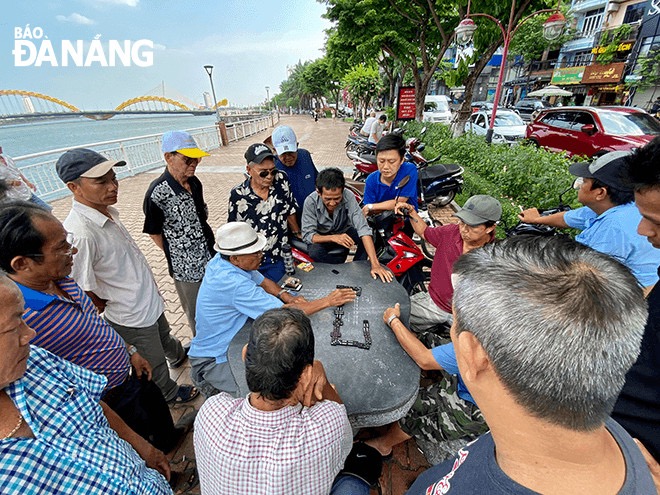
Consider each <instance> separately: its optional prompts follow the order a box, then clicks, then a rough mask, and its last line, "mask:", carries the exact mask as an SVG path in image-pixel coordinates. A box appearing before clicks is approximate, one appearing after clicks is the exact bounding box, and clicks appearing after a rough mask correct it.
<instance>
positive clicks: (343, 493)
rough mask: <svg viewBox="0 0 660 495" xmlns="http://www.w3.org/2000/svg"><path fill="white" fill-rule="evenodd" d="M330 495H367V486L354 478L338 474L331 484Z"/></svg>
mask: <svg viewBox="0 0 660 495" xmlns="http://www.w3.org/2000/svg"><path fill="white" fill-rule="evenodd" d="M330 495H369V485H367V484H366V483H365V482H364V481H362V480H361V479H360V478H356V477H355V476H350V475H347V474H340V475H339V476H337V477H336V478H335V482H334V483H333V484H332V489H331V490H330Z"/></svg>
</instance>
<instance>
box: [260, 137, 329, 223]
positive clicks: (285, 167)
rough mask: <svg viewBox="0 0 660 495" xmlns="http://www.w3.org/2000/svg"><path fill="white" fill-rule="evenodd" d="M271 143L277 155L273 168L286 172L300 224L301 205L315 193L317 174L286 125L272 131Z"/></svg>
mask: <svg viewBox="0 0 660 495" xmlns="http://www.w3.org/2000/svg"><path fill="white" fill-rule="evenodd" d="M272 142H273V147H274V148H275V152H276V153H277V158H275V167H277V169H278V170H281V171H282V172H286V175H287V178H288V179H289V184H290V186H291V192H293V195H294V197H295V198H296V202H297V203H298V206H299V208H298V211H297V212H296V218H297V219H298V224H300V223H301V215H302V212H301V209H302V205H304V204H305V199H306V198H307V196H309V195H310V194H312V193H313V192H314V191H315V187H316V186H315V185H316V177H317V176H318V175H319V172H318V170H316V166H315V165H314V162H313V161H312V155H310V153H309V151H307V150H306V149H303V148H298V140H297V138H296V134H295V133H294V132H293V129H291V127H289V126H286V125H281V126H278V127H276V128H275V130H274V131H273V136H272ZM294 235H295V234H294Z"/></svg>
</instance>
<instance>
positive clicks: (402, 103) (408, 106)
mask: <svg viewBox="0 0 660 495" xmlns="http://www.w3.org/2000/svg"><path fill="white" fill-rule="evenodd" d="M396 101H397V106H396V119H397V120H415V115H416V113H417V105H416V103H415V86H402V87H400V88H399V97H398V98H397V100H396Z"/></svg>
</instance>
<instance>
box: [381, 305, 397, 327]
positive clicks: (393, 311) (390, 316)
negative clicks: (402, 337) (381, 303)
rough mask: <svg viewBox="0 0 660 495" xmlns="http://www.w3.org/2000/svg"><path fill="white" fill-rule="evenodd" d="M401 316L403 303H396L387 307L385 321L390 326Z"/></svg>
mask: <svg viewBox="0 0 660 495" xmlns="http://www.w3.org/2000/svg"><path fill="white" fill-rule="evenodd" d="M399 317H401V305H400V304H399V303H396V304H395V305H394V307H390V308H387V309H386V310H385V312H384V313H383V321H384V322H385V324H386V325H387V326H388V327H389V326H390V324H391V323H392V321H393V320H394V319H395V318H399Z"/></svg>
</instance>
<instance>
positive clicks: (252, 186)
mask: <svg viewBox="0 0 660 495" xmlns="http://www.w3.org/2000/svg"><path fill="white" fill-rule="evenodd" d="M245 160H246V161H247V174H248V176H249V178H248V179H247V180H246V181H245V182H243V183H242V184H239V185H238V186H236V187H234V188H233V189H232V190H231V194H230V196H229V214H228V216H227V221H228V222H247V223H248V224H250V225H251V226H252V228H254V229H255V230H256V231H257V232H259V233H260V234H263V235H264V236H265V237H266V240H267V244H266V246H265V247H264V249H263V252H264V256H263V262H262V264H261V267H259V271H260V272H261V273H262V275H264V277H266V278H269V279H271V280H273V281H275V282H277V281H278V280H280V279H281V278H282V276H284V261H283V260H282V245H283V244H287V243H289V230H290V231H291V232H293V233H294V235H299V234H300V224H299V223H298V219H297V218H296V212H297V210H298V204H297V203H296V198H295V197H294V195H293V193H292V191H291V186H290V185H289V181H288V179H287V178H286V175H285V174H282V173H281V172H280V171H279V170H277V168H275V156H274V155H273V153H271V151H270V149H269V148H268V146H266V145H265V144H263V143H256V144H253V145H251V146H250V147H249V148H248V149H247V151H246V152H245Z"/></svg>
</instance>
